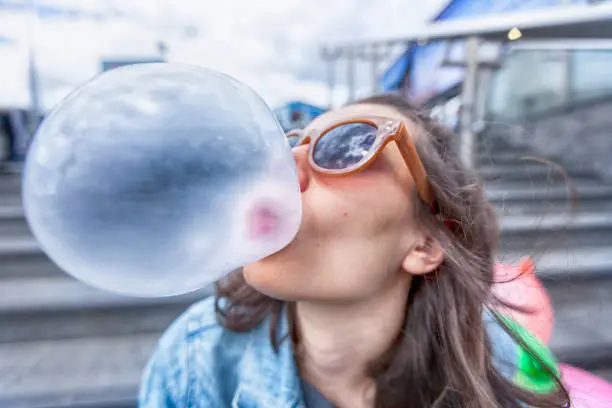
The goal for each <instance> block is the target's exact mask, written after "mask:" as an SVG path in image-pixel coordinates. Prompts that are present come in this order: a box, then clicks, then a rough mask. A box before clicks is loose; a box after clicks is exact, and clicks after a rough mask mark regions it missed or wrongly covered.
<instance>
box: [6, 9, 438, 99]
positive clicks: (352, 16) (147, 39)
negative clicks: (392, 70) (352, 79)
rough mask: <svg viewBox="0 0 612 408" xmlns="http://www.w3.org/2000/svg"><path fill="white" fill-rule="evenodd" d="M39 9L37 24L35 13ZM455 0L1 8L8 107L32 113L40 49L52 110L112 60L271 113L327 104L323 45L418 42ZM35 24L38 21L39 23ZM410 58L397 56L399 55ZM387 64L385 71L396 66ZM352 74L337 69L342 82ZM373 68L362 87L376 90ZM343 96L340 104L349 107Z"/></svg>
mask: <svg viewBox="0 0 612 408" xmlns="http://www.w3.org/2000/svg"><path fill="white" fill-rule="evenodd" d="M33 2H36V3H37V4H38V7H39V13H38V17H37V18H36V17H34V14H33V13H31V12H29V11H28V9H27V8H26V7H24V6H25V5H26V4H28V3H29V4H31V3H33ZM446 3H447V1H446V0H309V1H293V0H256V1H253V0H38V1H37V0H0V107H6V106H10V105H23V106H25V105H27V104H28V101H29V97H28V91H27V89H28V88H27V60H28V58H27V56H28V42H29V41H30V40H32V41H33V44H34V45H35V47H34V49H35V55H36V61H37V63H38V67H39V70H40V80H41V86H42V89H43V93H42V96H43V101H42V102H43V104H44V106H45V107H47V108H49V107H52V106H53V105H54V104H55V103H57V101H59V100H61V98H63V97H64V96H65V95H66V94H67V93H68V92H70V91H71V90H73V89H74V87H75V86H78V85H79V84H82V83H84V82H86V81H87V80H88V79H90V78H91V77H92V76H94V75H96V74H97V73H98V72H99V71H100V61H101V59H104V58H130V57H132V58H138V57H151V56H156V55H157V53H158V51H157V42H158V40H159V39H163V40H164V41H165V42H166V43H167V44H168V53H167V57H168V60H169V61H175V62H186V63H191V64H198V65H202V66H205V67H209V68H214V69H218V70H220V71H223V72H225V73H227V74H230V75H232V76H234V77H235V78H237V79H239V80H241V81H243V82H245V83H247V84H248V85H250V86H251V87H253V88H254V89H255V90H256V91H257V92H259V93H260V94H261V95H262V96H263V97H264V99H265V100H266V101H267V102H268V104H270V105H271V106H273V107H275V106H278V105H279V104H281V103H283V102H285V101H288V100H305V101H308V102H311V103H315V104H321V105H325V104H326V103H327V102H328V93H327V87H326V67H325V64H324V63H323V62H322V61H321V60H320V58H319V51H318V50H319V46H320V45H321V44H323V43H326V42H327V43H333V42H335V41H342V40H350V39H365V38H373V37H386V36H392V37H395V36H399V35H402V34H407V33H411V32H412V31H413V30H414V29H415V28H418V26H420V25H422V24H424V23H425V22H426V21H427V19H428V18H430V17H431V16H432V14H434V13H435V12H437V11H438V10H439V9H440V8H441V7H442V6H443V5H444V4H446ZM33 22H36V23H35V24H33ZM400 51H401V50H395V51H394V55H393V56H395V55H397V53H399V52H400ZM393 56H391V58H390V59H389V60H388V61H387V62H386V63H385V65H384V66H383V68H384V67H385V66H386V65H388V63H389V62H390V61H391V60H392V59H393V58H392V57H393ZM345 70H346V69H345V67H344V66H339V67H338V77H339V80H342V79H343V76H344V72H345ZM370 72H371V71H370V68H369V67H368V66H365V65H364V66H361V67H360V69H359V73H358V76H359V84H360V86H361V88H362V89H367V87H368V86H369V85H370V83H371V79H370V78H371V73H370ZM343 95H346V93H345V92H343V90H342V89H340V90H339V92H338V94H337V100H336V102H341V100H342V98H343V97H344V96H343Z"/></svg>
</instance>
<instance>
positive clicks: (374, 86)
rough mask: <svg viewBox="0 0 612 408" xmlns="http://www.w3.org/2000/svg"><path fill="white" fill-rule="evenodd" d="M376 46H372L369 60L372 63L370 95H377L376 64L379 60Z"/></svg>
mask: <svg viewBox="0 0 612 408" xmlns="http://www.w3.org/2000/svg"><path fill="white" fill-rule="evenodd" d="M378 48H379V47H378V46H377V45H376V44H373V45H372V55H371V56H370V60H371V62H372V93H373V94H377V93H378V90H379V86H378V62H379V58H380V54H379V51H378Z"/></svg>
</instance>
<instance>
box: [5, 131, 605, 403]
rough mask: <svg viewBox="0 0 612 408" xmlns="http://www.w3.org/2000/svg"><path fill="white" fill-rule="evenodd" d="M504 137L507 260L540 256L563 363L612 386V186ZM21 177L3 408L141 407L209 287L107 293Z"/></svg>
mask: <svg viewBox="0 0 612 408" xmlns="http://www.w3.org/2000/svg"><path fill="white" fill-rule="evenodd" d="M522 155H531V154H530V153H529V152H528V151H525V150H524V149H517V148H513V147H512V146H508V145H507V144H505V143H504V142H503V140H495V139H493V138H491V139H487V143H481V144H480V145H479V146H478V154H477V168H478V171H479V172H480V174H481V176H482V178H483V180H484V182H485V185H486V194H487V196H488V198H489V200H491V202H492V203H493V204H494V205H495V206H496V208H497V209H498V211H499V214H500V216H501V223H502V246H501V251H500V254H499V258H500V259H501V260H504V261H507V262H515V261H518V260H519V259H520V258H521V257H523V256H525V255H530V256H532V257H534V259H535V260H536V264H537V268H538V273H539V275H540V277H541V278H542V279H543V281H544V282H545V283H546V286H547V287H548V290H549V291H550V294H551V296H552V299H553V303H554V305H555V309H556V330H555V333H554V337H553V340H552V348H553V349H554V351H555V352H556V353H557V355H558V356H559V358H560V360H561V361H563V362H567V363H570V364H573V365H576V366H578V367H583V368H586V369H588V370H591V371H593V372H595V373H597V374H599V375H602V376H604V377H607V378H608V379H610V380H612V317H608V316H607V315H606V314H605V313H603V310H606V309H607V308H609V307H612V185H608V186H603V187H602V186H600V185H598V179H597V177H596V176H595V175H594V174H592V173H590V172H589V171H587V170H584V169H581V168H577V167H568V168H567V170H568V173H569V175H570V177H571V178H572V180H573V182H574V183H575V184H576V188H577V192H578V195H579V197H580V205H581V207H580V209H579V210H578V211H575V212H574V213H573V212H572V211H571V208H570V206H569V205H568V202H567V200H568V192H567V191H568V189H567V187H566V185H565V184H564V183H565V181H564V180H563V178H562V177H559V176H558V174H556V173H555V171H553V170H551V168H550V166H548V165H544V164H541V163H533V162H525V161H521V160H520V157H521V156H522ZM19 184H20V183H19V176H18V175H16V174H4V175H1V176H0V327H2V330H1V331H0V373H1V374H2V375H0V390H2V392H1V393H0V407H5V406H6V407H11V408H33V407H37V408H42V407H44V408H60V407H62V408H68V407H69V408H94V407H95V408H128V407H129V408H133V407H134V406H135V391H136V387H137V383H138V381H139V378H140V375H141V372H142V369H143V367H144V365H145V363H146V361H147V359H148V357H149V355H150V353H151V351H152V349H153V347H154V344H155V341H156V340H157V338H158V337H159V335H160V333H161V332H162V331H163V330H164V329H165V328H166V327H167V326H168V325H169V324H170V322H171V321H172V320H173V319H174V318H175V317H176V316H177V315H178V314H180V313H181V312H182V311H183V310H185V309H186V308H187V307H188V305H189V304H191V303H193V302H195V301H197V300H198V299H200V298H202V297H204V296H207V295H208V294H210V289H205V290H203V291H201V292H198V293H194V294H190V295H186V296H181V297H175V298H164V299H138V298H129V297H123V296H119V295H112V294H108V293H105V292H101V291H98V290H95V289H92V288H89V287H87V286H85V285H84V284H81V283H80V282H78V281H76V280H74V279H72V278H70V277H69V276H67V275H66V274H64V273H63V272H62V271H60V270H59V269H58V268H57V267H56V266H54V264H53V263H51V262H50V260H49V259H48V258H47V257H46V256H45V255H44V254H43V253H42V252H41V250H40V249H39V248H38V246H37V244H36V242H35V241H34V240H33V238H32V236H31V235H30V233H29V229H28V227H27V225H26V223H25V220H24V218H23V211H22V209H21V206H20V199H19Z"/></svg>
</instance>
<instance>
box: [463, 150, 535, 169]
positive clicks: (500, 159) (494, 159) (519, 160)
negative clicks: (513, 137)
mask: <svg viewBox="0 0 612 408" xmlns="http://www.w3.org/2000/svg"><path fill="white" fill-rule="evenodd" d="M525 153H526V152H516V151H513V150H502V151H500V152H489V151H480V152H478V151H477V152H476V155H475V161H476V165H477V166H482V165H497V164H525V163H526V162H527V160H526V159H525V156H528V157H532V156H534V155H533V154H530V155H526V154H525Z"/></svg>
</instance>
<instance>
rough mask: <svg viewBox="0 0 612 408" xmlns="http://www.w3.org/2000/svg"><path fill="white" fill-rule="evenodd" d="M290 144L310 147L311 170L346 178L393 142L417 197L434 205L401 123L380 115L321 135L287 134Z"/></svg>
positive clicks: (337, 126)
mask: <svg viewBox="0 0 612 408" xmlns="http://www.w3.org/2000/svg"><path fill="white" fill-rule="evenodd" d="M287 139H288V141H289V145H290V146H291V147H292V148H293V147H297V146H302V145H305V144H308V145H309V149H308V162H309V164H310V166H311V167H312V169H313V170H315V171H316V172H318V173H321V174H326V175H330V176H348V175H351V174H355V173H358V172H360V171H362V170H364V169H366V168H367V167H368V166H369V165H370V164H372V163H373V162H374V160H376V158H377V157H378V155H380V153H381V152H382V151H383V149H384V148H385V146H386V145H387V144H388V143H390V142H395V143H396V144H397V147H398V148H399V151H400V153H401V154H402V157H403V159H404V163H406V166H407V167H408V169H409V170H410V173H411V174H412V178H413V179H414V182H415V184H416V188H417V192H418V194H419V198H420V199H421V200H422V201H423V202H425V203H426V204H428V205H429V206H434V194H433V190H432V188H431V185H430V184H429V180H428V178H427V173H426V172H425V168H424V167H423V163H422V162H421V159H420V158H419V155H418V153H417V151H416V148H415V146H414V142H413V140H412V137H410V135H409V133H408V130H407V129H406V125H405V124H404V122H403V121H401V120H397V119H391V118H385V117H379V116H368V117H364V118H357V119H351V120H344V121H340V122H337V123H334V124H332V125H331V126H329V127H327V128H326V129H324V130H323V131H322V132H318V131H316V130H313V131H310V132H308V133H307V134H306V133H304V132H303V131H301V130H292V131H290V132H288V133H287Z"/></svg>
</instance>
